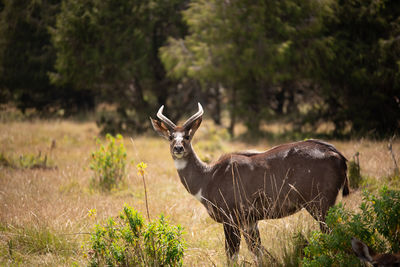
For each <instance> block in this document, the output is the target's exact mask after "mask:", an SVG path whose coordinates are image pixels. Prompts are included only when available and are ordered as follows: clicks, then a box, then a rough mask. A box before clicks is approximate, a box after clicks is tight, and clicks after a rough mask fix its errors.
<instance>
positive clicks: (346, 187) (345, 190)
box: [343, 175, 350, 196]
mask: <svg viewBox="0 0 400 267" xmlns="http://www.w3.org/2000/svg"><path fill="white" fill-rule="evenodd" d="M348 194H350V188H349V179H348V178H347V175H346V178H345V180H344V185H343V196H347V195H348Z"/></svg>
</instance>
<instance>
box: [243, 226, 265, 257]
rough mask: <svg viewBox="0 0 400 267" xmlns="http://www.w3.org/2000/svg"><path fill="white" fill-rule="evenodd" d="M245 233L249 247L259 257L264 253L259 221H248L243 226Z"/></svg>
mask: <svg viewBox="0 0 400 267" xmlns="http://www.w3.org/2000/svg"><path fill="white" fill-rule="evenodd" d="M243 235H244V239H245V240H246V243H247V247H248V248H249V250H250V251H251V252H252V253H253V254H254V255H255V256H257V257H259V256H261V254H262V246H261V238H260V231H259V230H258V225H257V222H254V223H248V224H246V226H244V227H243Z"/></svg>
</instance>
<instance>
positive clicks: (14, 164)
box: [0, 151, 57, 169]
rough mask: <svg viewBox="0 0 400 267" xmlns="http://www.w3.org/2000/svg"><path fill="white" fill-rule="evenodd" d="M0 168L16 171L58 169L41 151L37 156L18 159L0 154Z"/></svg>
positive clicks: (32, 155)
mask: <svg viewBox="0 0 400 267" xmlns="http://www.w3.org/2000/svg"><path fill="white" fill-rule="evenodd" d="M0 166H4V167H9V168H14V169H55V168H57V167H56V166H55V165H54V164H53V162H52V161H51V160H49V159H48V157H47V155H46V154H45V155H44V156H42V153H41V151H39V153H38V154H37V155H35V154H32V153H28V154H24V155H20V156H19V157H18V158H16V157H13V156H11V155H6V154H3V153H2V152H0Z"/></svg>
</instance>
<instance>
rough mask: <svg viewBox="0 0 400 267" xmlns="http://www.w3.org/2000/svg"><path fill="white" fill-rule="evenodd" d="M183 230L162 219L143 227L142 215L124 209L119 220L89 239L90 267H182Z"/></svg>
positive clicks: (99, 230)
mask: <svg viewBox="0 0 400 267" xmlns="http://www.w3.org/2000/svg"><path fill="white" fill-rule="evenodd" d="M183 254H184V241H183V239H182V228H181V227H180V226H179V225H178V226H174V225H169V224H168V222H167V221H166V220H165V218H164V216H162V215H161V216H160V218H159V219H157V220H154V221H152V222H149V223H145V221H144V219H143V217H142V215H141V214H140V213H138V212H137V211H136V210H134V209H132V208H131V207H129V206H127V205H125V206H124V209H123V211H122V212H121V213H120V216H119V217H118V218H117V219H116V220H114V219H113V218H109V219H108V221H107V223H106V224H105V225H104V226H100V225H96V226H95V228H94V231H93V232H92V233H91V238H90V251H89V265H90V266H104V265H107V266H166V265H168V266H182V259H183Z"/></svg>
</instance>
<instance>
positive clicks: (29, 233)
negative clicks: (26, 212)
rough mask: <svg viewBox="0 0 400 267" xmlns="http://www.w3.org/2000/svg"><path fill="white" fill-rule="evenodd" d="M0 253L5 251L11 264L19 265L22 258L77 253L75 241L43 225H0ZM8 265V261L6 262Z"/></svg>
mask: <svg viewBox="0 0 400 267" xmlns="http://www.w3.org/2000/svg"><path fill="white" fill-rule="evenodd" d="M0 234H1V235H2V241H1V242H0V251H3V249H4V251H7V253H8V258H9V260H11V263H14V264H16V265H20V264H21V262H20V261H21V260H22V257H24V255H29V257H32V256H35V255H46V254H48V253H51V254H55V255H60V256H72V255H74V254H76V253H77V251H78V248H79V246H78V243H77V242H76V240H73V239H71V238H68V237H67V236H66V235H63V234H60V233H58V232H57V231H54V230H53V229H50V228H49V227H47V226H45V225H24V226H23V227H22V226H12V225H7V226H5V225H0ZM8 264H10V261H8Z"/></svg>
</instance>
